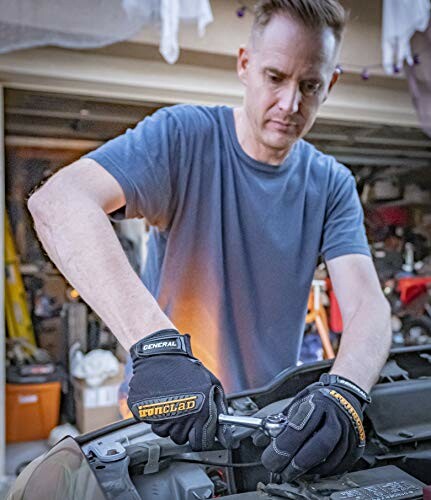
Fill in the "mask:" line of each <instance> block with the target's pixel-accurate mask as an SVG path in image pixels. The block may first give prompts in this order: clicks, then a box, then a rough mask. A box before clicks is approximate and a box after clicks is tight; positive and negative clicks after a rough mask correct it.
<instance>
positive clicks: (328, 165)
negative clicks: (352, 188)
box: [300, 139, 352, 179]
mask: <svg viewBox="0 0 431 500" xmlns="http://www.w3.org/2000/svg"><path fill="white" fill-rule="evenodd" d="M300 151H301V156H302V158H303V159H306V160H307V161H308V162H309V164H310V168H311V171H312V173H314V174H315V175H322V176H325V177H326V176H329V177H332V178H339V179H342V178H348V177H350V176H351V175H352V172H351V171H350V170H349V169H348V168H347V167H346V166H345V165H343V164H342V163H340V162H339V161H338V160H337V159H336V158H335V157H334V156H332V155H330V154H328V153H324V152H323V151H320V150H319V149H317V148H316V146H314V145H313V144H311V143H310V142H308V141H306V140H304V139H302V140H301V149H300Z"/></svg>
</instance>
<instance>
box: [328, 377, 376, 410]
mask: <svg viewBox="0 0 431 500" xmlns="http://www.w3.org/2000/svg"><path fill="white" fill-rule="evenodd" d="M319 383H320V385H323V386H329V385H330V386H332V387H338V388H339V389H344V390H345V391H347V392H350V394H353V395H354V396H355V397H356V398H357V399H359V401H360V402H361V403H362V404H363V409H364V408H365V406H366V405H369V404H370V403H371V397H370V395H369V394H368V393H367V392H365V391H364V390H363V389H361V388H360V387H359V386H358V385H356V384H355V383H354V382H352V381H351V380H349V379H348V378H345V377H342V376H341V375H335V374H334V373H323V374H322V375H321V376H320V379H319Z"/></svg>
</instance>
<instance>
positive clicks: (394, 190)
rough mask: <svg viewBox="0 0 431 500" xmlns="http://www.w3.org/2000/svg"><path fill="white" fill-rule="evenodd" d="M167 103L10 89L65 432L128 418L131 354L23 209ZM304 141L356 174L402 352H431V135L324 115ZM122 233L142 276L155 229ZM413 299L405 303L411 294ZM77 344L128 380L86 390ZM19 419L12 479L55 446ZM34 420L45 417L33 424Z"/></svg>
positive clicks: (9, 136)
mask: <svg viewBox="0 0 431 500" xmlns="http://www.w3.org/2000/svg"><path fill="white" fill-rule="evenodd" d="M166 104H167V103H163V102H159V103H154V102H147V103H146V102H137V101H124V100H118V101H117V100H113V99H103V98H95V97H92V96H85V95H71V94H62V93H53V92H37V91H32V90H24V89H6V90H5V107H4V110H5V148H6V149H5V152H6V172H5V177H6V212H7V216H8V218H9V222H10V225H11V228H12V235H13V239H14V242H15V245H16V251H17V254H18V256H19V261H20V270H21V274H22V277H23V280H24V286H25V290H26V295H27V296H26V299H27V305H28V311H29V314H30V316H31V323H32V325H33V329H34V334H35V339H36V344H37V346H38V347H39V348H41V349H42V351H43V352H44V353H45V354H47V355H48V360H49V362H51V363H53V365H55V372H54V373H51V374H49V375H46V378H45V379H44V381H43V382H42V383H41V384H40V385H41V386H46V384H49V383H50V382H51V381H52V380H55V381H57V382H58V384H59V386H58V388H57V391H58V401H57V403H56V406H55V407H54V408H52V409H51V410H50V411H52V418H53V419H54V421H55V424H56V425H57V424H62V425H64V424H71V425H73V426H74V427H75V428H77V429H78V432H79V433H85V432H88V431H91V430H94V429H95V428H99V427H101V426H103V425H107V424H109V423H111V422H113V421H116V420H118V419H120V418H122V417H124V416H128V415H127V411H126V408H125V405H124V399H123V406H122V411H121V413H120V412H119V410H118V399H117V398H118V391H119V390H120V393H121V389H123V393H124V391H125V389H124V384H123V387H122V385H121V384H122V380H123V372H124V365H125V363H126V356H125V352H124V350H122V348H121V347H120V346H119V345H118V344H117V342H116V340H115V338H114V336H113V335H112V334H111V333H110V332H109V330H107V328H106V327H105V326H104V324H103V322H102V321H101V320H100V318H98V317H97V316H96V315H95V314H94V312H92V311H90V310H89V308H88V306H86V305H85V304H84V302H83V301H82V300H81V299H80V297H79V295H78V294H77V292H76V291H75V290H73V288H72V287H71V286H70V285H68V284H67V283H66V281H65V280H64V278H63V277H62V276H61V274H60V273H59V272H58V271H57V270H56V269H55V268H54V266H53V264H52V263H51V262H50V260H49V259H48V257H47V256H46V254H45V253H44V251H43V250H42V248H41V246H40V244H39V242H38V240H37V238H36V235H35V232H34V229H33V225H32V221H31V218H30V215H29V213H28V210H27V208H26V201H27V199H28V197H29V194H30V193H31V192H32V191H33V190H34V189H35V188H37V186H39V185H41V184H42V183H43V182H44V181H45V180H46V179H47V178H49V177H50V176H51V175H52V174H53V173H54V172H55V171H56V170H57V169H59V168H61V167H62V166H65V165H67V164H70V163H72V162H73V161H75V160H76V159H78V158H80V157H81V156H82V155H83V154H85V153H86V152H88V151H90V150H93V149H95V148H97V147H98V146H99V145H101V144H103V143H104V142H105V141H107V140H109V139H110V138H113V137H115V136H117V135H119V134H121V133H122V132H124V131H125V130H126V129H127V128H129V127H133V126H134V124H136V123H137V122H138V121H140V120H141V119H143V118H144V117H145V116H147V115H150V114H152V113H153V112H154V111H156V110H157V109H158V108H160V107H162V106H164V105H166ZM306 139H307V140H308V141H310V142H311V143H313V144H314V145H315V146H316V147H317V148H318V149H320V150H322V151H324V152H325V153H328V154H331V155H333V156H335V157H336V158H337V159H338V160H339V161H340V162H342V163H344V164H345V165H346V166H348V167H349V168H350V169H351V170H352V172H353V173H354V175H355V176H356V180H357V185H358V191H359V193H360V196H361V200H362V202H363V207H364V212H365V223H366V227H367V233H368V237H369V241H370V245H371V248H372V250H373V256H374V259H375V262H376V267H377V269H378V271H379V277H380V279H381V283H382V287H383V288H384V289H385V293H386V294H387V296H388V298H390V299H391V304H392V306H393V329H394V346H404V345H424V344H427V343H431V318H430V315H429V307H430V306H429V299H430V296H429V291H428V290H429V288H428V286H427V283H428V280H429V277H430V276H431V258H430V252H429V248H430V243H431V196H430V188H431V170H430V168H429V166H430V158H431V140H430V138H428V137H427V136H426V135H425V134H424V133H422V131H421V130H420V129H419V128H415V127H406V126H396V125H382V124H378V123H365V122H356V123H355V122H352V121H342V120H329V119H323V118H320V119H318V120H317V122H316V124H315V125H314V127H313V129H312V130H311V131H310V132H309V134H308V135H307V137H306ZM114 227H115V229H116V232H117V234H118V236H119V238H120V240H121V241H122V243H123V248H124V249H125V251H126V253H127V254H128V256H129V258H130V261H131V263H132V265H133V266H134V268H135V270H136V271H137V272H138V273H139V269H140V268H141V266H142V263H143V261H144V260H145V241H146V234H147V230H148V228H147V227H146V225H145V222H144V221H138V220H135V221H124V222H121V223H120V222H118V221H116V222H114ZM397 276H398V277H397ZM403 277H407V278H409V277H415V278H423V280H422V281H420V282H419V283H420V286H419V289H416V290H415V289H413V291H412V293H413V299H411V300H410V298H409V301H410V302H408V303H406V304H403V303H401V302H400V297H401V295H402V291H400V289H399V288H398V287H397V280H398V279H399V278H401V279H402V278H403ZM326 279H327V274H326V272H325V270H324V266H323V265H322V264H321V265H320V266H319V267H318V269H317V270H316V281H315V285H316V286H315V287H314V288H313V291H312V293H314V298H315V297H316V294H317V295H318V298H319V301H320V302H319V306H318V308H319V309H320V312H321V311H323V314H324V315H325V320H326V322H327V325H328V330H330V332H329V333H330V336H331V344H332V347H333V349H334V352H336V347H337V343H338V340H339V337H340V334H341V331H340V329H341V328H342V326H340V321H339V318H337V317H336V315H335V313H334V312H333V311H331V309H335V306H334V307H331V304H333V302H332V300H331V294H330V292H329V290H328V289H327V286H325V280H326ZM404 293H405V294H407V295H408V293H409V291H408V290H406V291H405V292H404ZM310 297H312V295H311V294H310ZM310 307H311V306H310ZM314 307H315V306H314ZM310 312H311V311H310ZM418 320H419V321H418ZM408 321H410V322H411V323H412V326H411V328H410V330H406V323H407V325H408ZM415 321H416V323H415ZM76 342H78V344H79V349H80V350H81V351H82V353H84V354H85V353H88V352H90V351H92V350H94V349H103V350H106V351H110V352H112V353H113V354H114V355H115V357H116V359H117V360H118V361H119V364H120V371H119V375H117V376H115V377H111V378H108V379H107V380H105V381H104V382H103V384H102V386H101V387H99V389H94V388H93V389H92V388H89V387H87V386H85V384H84V383H82V382H77V380H76V379H74V377H73V376H72V373H71V358H70V350H71V348H72V346H73V345H74V344H75V345H76ZM15 348H16V346H15ZM7 350H8V353H9V361H8V363H9V367H8V370H9V372H8V375H7V377H8V382H9V383H10V382H16V381H17V379H16V378H13V376H12V375H11V374H12V372H14V363H15V362H16V357H15V358H14V354H13V346H12V344H8V347H7ZM327 357H328V353H327V352H325V350H324V349H323V348H322V342H321V337H320V336H319V332H318V331H317V329H316V325H315V322H314V321H312V320H311V321H310V323H308V324H307V325H306V335H305V337H304V346H303V357H302V361H303V362H304V363H306V362H312V361H317V360H321V359H324V358H327ZM41 359H42V362H46V361H47V360H46V359H44V358H43V356H42V358H40V357H39V358H38V357H37V356H36V357H35V358H31V357H30V358H29V359H28V360H26V361H25V363H27V362H28V363H30V364H31V363H33V364H35V365H39V364H40V363H41ZM14 375H15V376H16V373H14ZM27 376H28V375H27ZM20 377H21V378H20ZM23 380H25V379H23V376H18V381H19V382H21V383H22V382H23ZM27 380H31V377H30V379H27ZM34 380H36V381H37V379H34ZM34 380H33V382H34ZM102 389H104V390H105V401H102V400H98V402H97V403H94V404H96V405H97V404H101V405H103V409H104V411H103V416H102V417H100V412H97V411H95V409H96V408H95V407H94V405H92V404H89V405H88V406H87V404H86V403H85V398H86V397H87V398H88V397H90V396H89V395H90V394H91V391H93V393H95V392H97V390H98V391H99V393H100V391H101V390H102ZM33 390H34V389H33ZM108 393H109V395H108V396H107V395H106V394H108ZM99 396H100V394H99ZM123 396H124V394H123ZM10 397H12V396H10ZM51 397H52V395H51ZM10 407H11V406H10V404H9V408H10ZM8 411H10V410H8ZM129 416H130V415H129ZM12 418H15V416H14V417H12V416H11V415H9V420H8V418H7V421H6V424H7V427H6V429H7V439H8V442H9V444H8V446H7V459H8V460H7V464H8V465H7V467H8V470H7V472H8V474H11V475H14V474H16V473H18V472H19V471H20V470H21V469H22V467H23V465H25V463H27V462H28V460H29V459H31V458H33V457H34V456H37V455H38V454H39V453H41V452H43V451H45V450H47V449H48V446H47V445H46V441H45V440H46V438H47V437H48V434H47V429H46V428H43V426H42V427H38V426H31V428H30V427H27V428H24V430H23V428H22V427H21V428H20V431H19V432H16V431H15V425H14V430H11V429H10V428H9V429H8V425H9V426H11V421H12V420H11V419H12ZM37 418H38V415H37V413H36V414H35V415H34V419H35V420H37ZM48 427H50V426H48ZM35 429H36V431H35ZM27 431H28V434H26V432H27ZM49 431H51V429H49ZM34 432H36V434H34ZM68 432H70V428H69V429H68ZM32 447H33V448H32ZM29 450H30V455H29ZM31 450H33V451H31Z"/></svg>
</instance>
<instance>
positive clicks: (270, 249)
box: [29, 0, 391, 480]
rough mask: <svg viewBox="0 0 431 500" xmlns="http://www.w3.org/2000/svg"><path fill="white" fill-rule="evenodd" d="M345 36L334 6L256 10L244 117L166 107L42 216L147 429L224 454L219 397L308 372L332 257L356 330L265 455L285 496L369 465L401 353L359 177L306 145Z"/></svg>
mask: <svg viewBox="0 0 431 500" xmlns="http://www.w3.org/2000/svg"><path fill="white" fill-rule="evenodd" d="M344 24H345V13H344V10H343V9H342V7H341V6H340V5H339V4H338V2H337V0H260V1H259V2H258V3H257V5H256V14H255V21H254V24H253V29H252V33H251V36H250V39H249V42H248V44H247V46H246V47H241V48H240V50H239V56H238V75H239V78H240V80H241V81H242V83H243V84H244V87H245V97H244V102H243V106H242V107H239V108H236V109H231V108H228V107H223V106H221V107H213V108H209V107H199V106H175V107H172V108H165V109H162V110H160V111H158V112H157V113H155V114H154V115H153V116H152V117H150V118H147V119H145V120H144V121H143V122H141V123H139V124H138V125H137V127H136V128H135V129H134V130H129V131H127V132H126V134H125V135H123V136H121V137H118V138H116V139H114V140H112V141H110V142H108V143H107V144H106V145H104V146H102V147H101V148H99V149H98V150H97V151H95V152H93V153H90V154H89V155H87V157H86V158H83V159H81V160H79V161H78V162H76V164H74V165H72V166H69V167H67V168H65V169H63V170H61V171H60V172H59V173H57V174H56V175H55V176H54V177H53V178H52V179H50V181H49V182H47V184H46V185H45V186H44V187H42V188H41V189H40V190H39V191H38V192H36V193H35V194H34V195H33V196H32V197H31V198H30V200H29V209H30V211H31V213H32V214H33V217H34V220H35V225H36V229H37V232H38V235H39V237H40V239H41V241H42V242H43V244H44V246H45V248H46V250H47V252H48V254H49V255H50V257H51V258H52V259H53V261H54V262H55V263H56V265H57V266H58V268H59V269H60V271H61V272H63V273H64V275H65V276H66V277H67V278H68V279H69V281H70V282H71V283H72V285H73V286H75V287H76V288H77V289H78V291H79V292H80V293H81V296H82V297H83V298H84V299H85V300H86V301H87V302H88V304H89V305H90V306H91V307H92V308H93V309H94V310H95V311H96V312H98V313H99V314H100V316H101V317H102V318H103V319H104V320H105V321H106V323H107V324H108V326H109V327H110V328H111V330H112V331H113V332H114V334H115V335H116V336H117V337H118V339H119V341H120V342H121V343H122V344H123V345H124V346H125V347H126V348H131V355H132V359H133V363H134V376H133V377H132V380H131V383H130V392H129V406H130V408H131V410H132V412H133V414H134V415H135V417H136V418H138V419H143V420H145V421H147V422H150V423H151V424H152V428H153V430H154V431H155V432H156V433H158V434H159V435H161V436H170V437H171V438H172V439H173V440H174V441H175V442H177V443H185V442H186V441H187V440H188V441H189V442H190V444H191V446H192V447H193V448H194V449H196V450H200V449H208V448H210V447H211V445H212V443H213V441H214V438H215V436H216V435H217V437H218V438H219V440H220V441H221V442H222V443H223V444H224V445H226V446H228V444H229V428H227V427H226V426H218V425H217V415H218V413H221V412H225V411H226V404H225V397H224V390H223V386H224V388H226V389H227V390H228V391H230V392H232V391H239V390H242V389H247V388H250V387H258V386H261V385H263V384H265V383H267V382H269V381H270V380H271V379H272V378H273V377H274V376H275V375H276V374H277V373H279V372H280V371H281V370H282V369H284V368H286V367H288V366H292V365H295V364H296V362H297V359H298V353H299V349H300V343H301V338H302V332H303V327H304V318H305V313H306V305H307V297H308V293H309V289H310V284H311V280H312V277H313V272H314V268H315V265H316V261H317V258H318V255H319V254H322V255H323V257H324V258H325V259H326V263H327V266H328V269H329V273H330V276H331V279H332V283H333V286H334V289H335V292H336V294H337V297H338V299H339V303H340V307H341V311H342V314H343V320H344V325H345V329H344V333H343V337H342V341H341V346H340V350H339V354H338V356H337V359H336V361H335V363H334V365H333V368H332V370H331V374H332V375H331V376H328V375H327V374H326V377H324V378H323V379H322V380H321V381H320V382H319V383H318V384H317V385H316V384H315V385H312V386H310V387H308V388H307V389H306V390H305V391H303V392H302V393H301V394H300V395H299V396H298V397H297V398H295V400H294V401H293V402H292V403H291V405H290V406H289V407H288V408H286V410H285V413H286V414H287V415H288V419H289V425H288V427H287V428H286V430H285V431H284V432H283V433H282V434H281V435H280V436H278V437H277V439H276V440H274V441H273V442H272V443H271V445H270V446H268V447H267V449H266V450H265V451H264V453H263V457H262V460H263V463H264V465H265V467H267V468H268V469H269V470H271V471H274V472H277V473H281V474H282V475H283V477H284V479H285V480H292V479H294V478H296V477H298V476H300V475H302V474H305V473H310V474H311V473H312V474H323V475H324V474H332V473H336V472H340V471H343V470H345V469H346V468H348V467H349V466H350V465H351V464H352V463H353V462H354V461H355V460H356V459H357V458H358V457H359V456H360V455H361V452H362V450H363V447H364V444H365V434H364V431H363V426H362V409H363V407H364V405H365V404H366V402H369V398H368V395H367V392H368V391H369V390H370V389H371V387H372V385H373V384H374V383H375V381H376V379H377V377H378V374H379V372H380V369H381V367H382V365H383V364H384V361H385V359H386V357H387V353H388V349H389V345H390V338H391V332H390V326H389V325H390V322H389V308H388V305H387V303H386V301H385V299H384V298H383V295H382V293H381V290H380V287H379V283H378V279H377V276H376V273H375V270H374V267H373V264H372V261H371V259H370V256H369V251H368V246H367V242H366V238H365V234H364V229H363V225H362V209H361V207H360V203H359V200H358V196H357V194H356V190H355V182H354V179H353V177H352V175H351V174H350V172H349V171H348V170H347V169H346V168H345V167H343V166H342V165H340V164H338V163H337V162H336V161H335V160H334V159H333V158H331V157H328V156H326V155H323V154H322V153H320V152H318V151H316V150H315V148H313V147H312V146H311V145H310V144H308V143H306V142H305V141H303V140H302V139H301V138H302V137H303V136H304V135H305V134H306V133H307V132H308V130H310V128H311V126H312V125H313V123H314V120H315V118H316V113H317V111H318V109H319V107H320V105H321V104H322V103H323V102H324V101H325V99H326V98H327V96H328V93H329V91H330V89H331V88H332V86H333V85H334V84H335V82H336V81H337V78H338V71H337V69H336V61H337V57H338V53H339V45H340V39H341V35H342V31H343V27H344ZM123 206H125V208H126V217H136V216H138V217H143V216H145V218H146V220H147V221H148V222H149V223H150V224H151V225H152V230H151V236H150V242H149V249H148V262H147V267H146V271H145V273H144V276H143V280H144V283H145V285H146V286H144V285H143V284H142V283H141V282H140V281H139V279H138V277H137V276H136V274H134V273H133V271H132V269H131V267H130V266H129V264H128V263H127V259H126V257H125V256H124V254H123V252H122V251H121V248H120V245H119V243H118V240H117V239H116V238H115V236H114V233H113V231H112V228H111V226H110V223H109V220H108V218H107V216H106V214H107V213H110V212H112V211H114V210H116V209H119V208H121V207H123ZM177 329H178V330H177ZM179 331H180V332H181V331H182V332H185V331H188V332H191V337H192V340H193V349H194V356H193V355H192V352H191V347H190V339H189V337H188V336H187V335H180V334H179V333H178V332H179ZM213 372H215V373H216V374H217V376H218V377H219V379H220V380H221V383H220V381H219V380H218V378H216V376H215V375H214V374H213Z"/></svg>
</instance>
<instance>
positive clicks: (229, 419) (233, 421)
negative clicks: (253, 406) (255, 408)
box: [218, 413, 287, 438]
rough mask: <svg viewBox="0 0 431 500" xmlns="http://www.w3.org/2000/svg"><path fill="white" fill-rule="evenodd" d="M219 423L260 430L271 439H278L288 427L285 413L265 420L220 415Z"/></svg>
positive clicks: (270, 416)
mask: <svg viewBox="0 0 431 500" xmlns="http://www.w3.org/2000/svg"><path fill="white" fill-rule="evenodd" d="M218 421H219V424H229V425H238V426H240V427H249V428H251V429H259V430H261V431H262V432H263V433H264V434H265V435H266V436H268V437H270V438H275V437H277V436H278V435H279V434H280V432H282V430H283V429H284V428H285V427H286V425H287V417H286V415H285V414H284V413H276V414H274V415H268V416H267V417H264V418H256V417H246V416H242V415H224V414H223V413H220V415H219V416H218Z"/></svg>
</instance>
